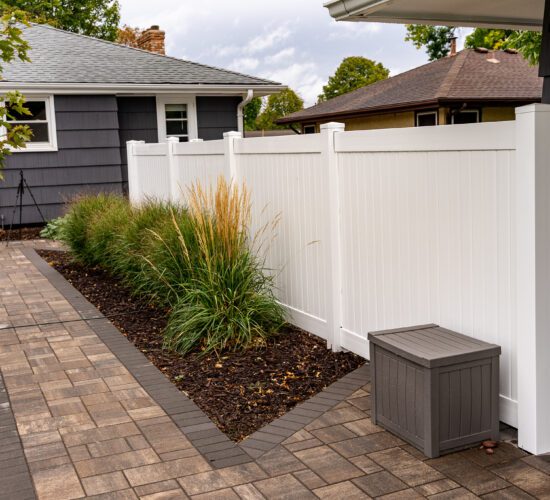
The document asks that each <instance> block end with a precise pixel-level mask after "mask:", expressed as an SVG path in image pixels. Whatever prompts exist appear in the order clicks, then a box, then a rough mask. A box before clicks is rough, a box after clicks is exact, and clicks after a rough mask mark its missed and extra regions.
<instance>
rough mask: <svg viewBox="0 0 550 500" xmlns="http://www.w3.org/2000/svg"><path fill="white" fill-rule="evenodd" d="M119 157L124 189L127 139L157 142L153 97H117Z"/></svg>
mask: <svg viewBox="0 0 550 500" xmlns="http://www.w3.org/2000/svg"><path fill="white" fill-rule="evenodd" d="M117 101H118V123H119V127H120V130H119V138H120V157H121V161H122V177H123V182H124V189H125V190H126V189H127V185H128V157H127V155H126V142H127V141H145V142H158V140H159V136H158V130H157V127H158V125H157V101H156V98H155V97H118V98H117Z"/></svg>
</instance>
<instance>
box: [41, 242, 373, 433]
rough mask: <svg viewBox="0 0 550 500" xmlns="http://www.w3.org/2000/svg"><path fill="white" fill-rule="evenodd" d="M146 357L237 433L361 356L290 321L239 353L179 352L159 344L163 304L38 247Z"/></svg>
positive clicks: (299, 397) (341, 372) (312, 389)
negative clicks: (154, 304) (335, 350)
mask: <svg viewBox="0 0 550 500" xmlns="http://www.w3.org/2000/svg"><path fill="white" fill-rule="evenodd" d="M38 253H39V254H40V255H41V256H42V257H43V258H44V259H45V260H46V261H47V262H48V263H49V264H50V265H52V266H53V267H54V268H55V269H57V271H59V272H60V273H61V274H62V275H63V276H64V277H65V278H66V279H67V280H68V281H69V282H70V283H71V284H72V285H73V286H74V287H75V288H76V289H77V290H79V291H80V292H81V293H82V294H83V295H84V296H85V297H86V298H87V299H88V300H89V301H90V302H91V303H92V304H94V305H95V306H96V307H97V308H98V309H99V310H100V311H101V312H102V313H103V314H104V315H105V316H107V317H109V318H110V320H111V322H112V323H113V324H114V325H115V326H116V327H117V328H118V329H119V330H120V331H121V332H122V334H123V335H124V336H126V337H127V338H128V339H129V340H130V341H131V342H133V343H134V344H135V345H136V347H137V348H138V349H139V350H140V351H142V352H143V353H144V354H145V355H146V356H147V357H148V358H149V360H150V361H151V362H152V363H153V364H154V365H155V366H156V367H157V368H158V369H159V370H161V371H162V372H163V373H164V374H165V375H166V376H167V377H168V378H169V379H170V380H171V381H172V383H174V384H175V385H176V386H177V387H178V388H179V389H180V390H181V391H183V392H184V393H185V394H187V395H188V396H189V397H190V398H192V399H193V401H195V403H196V404H197V405H198V406H199V407H200V408H201V409H202V410H203V411H204V412H205V413H206V414H207V415H208V416H209V417H210V418H211V419H212V421H214V422H215V423H216V425H217V426H218V427H219V428H220V429H221V430H222V431H223V432H225V433H226V434H227V435H228V436H229V437H230V438H231V439H233V440H234V441H240V440H242V439H244V438H245V437H246V436H248V435H250V434H252V433H253V432H254V431H256V430H258V429H259V428H260V427H263V426H264V425H266V424H267V423H269V422H271V421H272V420H274V419H276V418H277V417H279V416H281V415H283V414H284V413H286V412H287V411H289V410H290V409H291V408H292V407H294V406H295V405H296V404H297V403H298V402H300V401H303V400H305V399H308V398H309V397H311V396H313V395H315V394H317V393H318V392H319V391H321V390H322V389H323V388H324V387H326V386H328V385H330V384H331V383H333V382H335V381H336V380H338V379H340V378H341V377H343V376H344V375H346V374H347V373H349V372H351V371H353V370H354V369H356V368H358V367H359V366H361V365H362V364H363V363H364V360H363V358H361V357H359V356H356V355H354V354H351V353H343V352H339V353H333V352H331V351H329V350H328V349H326V344H325V342H324V341H322V340H321V339H319V338H318V337H316V336H314V335H311V334H309V333H307V332H304V331H302V330H299V329H297V328H294V327H287V328H285V329H284V330H283V331H282V332H281V333H280V334H279V335H277V336H275V337H273V338H272V339H271V340H270V341H269V342H268V345H267V346H265V347H262V348H254V349H250V350H248V351H246V352H241V353H226V354H223V355H221V356H220V357H219V358H218V357H217V356H215V355H211V356H210V355H209V356H200V355H199V353H191V354H189V355H187V356H185V357H184V356H181V355H178V354H175V353H173V352H169V351H166V350H164V349H163V348H162V331H163V330H164V328H165V326H166V316H167V312H168V311H166V310H162V309H158V308H155V307H152V306H150V305H148V304H146V303H144V302H143V301H140V300H137V299H136V298H134V297H132V295H131V293H130V291H129V290H128V288H126V287H124V285H122V284H121V282H120V280H118V279H116V278H114V277H113V276H111V275H109V274H108V273H107V272H105V271H104V270H102V269H100V268H89V267H85V266H82V265H80V264H78V263H75V262H73V261H72V260H71V258H70V256H69V255H68V254H67V253H65V252H58V251H39V252H38Z"/></svg>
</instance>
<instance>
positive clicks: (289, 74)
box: [263, 62, 325, 106]
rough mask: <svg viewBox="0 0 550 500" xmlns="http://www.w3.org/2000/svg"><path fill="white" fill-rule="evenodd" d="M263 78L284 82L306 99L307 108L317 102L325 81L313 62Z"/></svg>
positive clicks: (283, 69) (269, 74)
mask: <svg viewBox="0 0 550 500" xmlns="http://www.w3.org/2000/svg"><path fill="white" fill-rule="evenodd" d="M263 76H264V77H265V78H268V79H270V80H275V81H277V82H282V83H284V84H285V85H288V86H289V87H290V88H292V89H293V90H295V91H296V92H298V94H299V95H300V97H302V99H304V101H305V103H306V106H310V105H312V104H314V103H315V102H316V101H317V96H318V95H319V94H320V93H321V90H322V89H323V85H324V84H325V79H324V78H323V77H322V76H321V75H319V68H318V67H317V65H316V64H315V63H313V62H307V63H302V64H299V63H293V64H291V65H289V66H287V67H285V68H281V69H278V70H276V71H272V72H267V73H264V74H263Z"/></svg>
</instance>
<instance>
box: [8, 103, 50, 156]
mask: <svg viewBox="0 0 550 500" xmlns="http://www.w3.org/2000/svg"><path fill="white" fill-rule="evenodd" d="M25 108H27V110H28V111H29V114H24V113H18V112H17V111H15V110H14V109H8V114H9V115H10V116H7V117H6V121H7V122H9V123H10V124H12V125H26V126H27V127H29V128H30V129H31V132H32V137H31V139H30V141H29V142H27V144H26V147H25V148H24V149H15V150H14V152H25V151H57V132H56V129H55V110H54V99H53V97H51V96H48V97H28V98H27V101H26V103H25ZM4 133H5V131H4Z"/></svg>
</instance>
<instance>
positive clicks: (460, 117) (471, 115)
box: [453, 111, 479, 124]
mask: <svg viewBox="0 0 550 500" xmlns="http://www.w3.org/2000/svg"><path fill="white" fill-rule="evenodd" d="M478 117H479V114H478V113H477V111H470V112H467V111H462V112H459V113H457V114H456V115H454V121H453V123H455V124H459V123H477V122H478Z"/></svg>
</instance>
